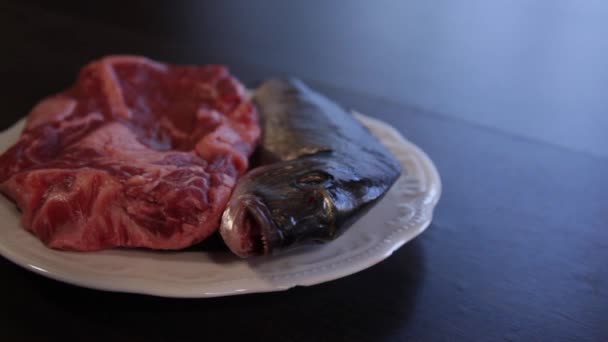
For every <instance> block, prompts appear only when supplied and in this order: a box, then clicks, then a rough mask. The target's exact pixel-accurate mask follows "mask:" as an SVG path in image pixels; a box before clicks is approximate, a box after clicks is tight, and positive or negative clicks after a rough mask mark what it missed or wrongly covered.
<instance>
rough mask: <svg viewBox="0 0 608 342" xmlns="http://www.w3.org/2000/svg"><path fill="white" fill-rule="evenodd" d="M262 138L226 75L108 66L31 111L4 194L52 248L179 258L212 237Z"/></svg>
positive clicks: (120, 63) (1, 175) (1, 165)
mask: <svg viewBox="0 0 608 342" xmlns="http://www.w3.org/2000/svg"><path fill="white" fill-rule="evenodd" d="M259 135H260V127H259V125H258V118H257V112H256V109H255V107H254V106H253V104H252V103H251V102H250V101H249V100H248V99H247V96H246V93H245V89H244V87H243V86H242V85H241V84H240V83H239V82H238V81H237V80H236V79H235V78H234V77H232V76H231V75H230V73H229V71H228V70H227V69H226V68H225V67H223V66H220V65H205V66H178V65H169V64H164V63H160V62H156V61H152V60H150V59H147V58H144V57H140V56H108V57H105V58H102V59H100V60H97V61H93V62H91V63H89V64H88V65H86V66H85V67H84V68H83V69H82V70H81V71H80V74H79V76H78V79H77V81H76V82H75V84H74V85H73V86H72V87H71V88H69V89H67V90H65V91H63V92H61V93H59V94H56V95H53V96H50V97H48V98H46V99H44V100H42V101H41V102H40V103H39V104H38V105H36V106H35V108H34V109H33V110H32V111H31V113H30V114H29V116H28V119H27V123H26V127H25V129H24V131H23V133H22V135H21V137H20V138H19V140H18V141H17V142H16V143H15V144H14V145H13V146H12V147H10V148H9V149H8V150H7V151H6V152H4V154H2V156H0V191H2V193H4V194H5V195H6V196H8V197H9V198H10V199H12V200H13V201H14V202H15V203H16V204H17V206H18V208H19V209H20V210H21V212H22V224H23V226H24V228H25V229H27V230H28V231H30V232H32V233H33V234H34V235H36V236H37V237H38V238H39V239H40V240H41V241H42V242H44V243H45V244H46V245H47V246H49V247H52V248H56V249H67V250H79V251H93V250H100V249H105V248H112V247H146V248H154V249H180V248H184V247H188V246H190V245H192V244H195V243H197V242H200V241H202V240H203V239H205V238H206V237H208V236H210V235H211V234H213V233H214V232H215V231H216V230H217V228H218V225H219V220H220V216H221V214H222V211H223V210H224V208H225V206H226V203H227V201H228V198H229V196H230V193H231V191H232V189H233V187H234V185H235V182H236V179H237V178H238V177H239V176H240V175H241V174H243V173H244V172H245V171H246V170H247V168H248V157H249V156H250V154H251V153H252V152H253V150H254V148H255V145H256V142H257V140H258V138H259Z"/></svg>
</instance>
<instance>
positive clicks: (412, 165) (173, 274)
mask: <svg viewBox="0 0 608 342" xmlns="http://www.w3.org/2000/svg"><path fill="white" fill-rule="evenodd" d="M357 117H358V118H359V119H360V120H361V121H362V122H363V123H364V124H365V125H366V126H368V127H369V128H370V129H371V130H372V132H373V133H374V134H375V135H377V136H378V137H380V139H381V140H382V141H383V142H384V143H385V144H386V145H387V146H388V147H389V148H390V149H391V150H392V151H393V153H394V154H395V155H396V156H397V157H398V158H399V160H400V161H401V163H402V165H403V167H404V169H405V172H404V174H403V175H402V176H401V178H399V180H398V181H397V182H396V184H395V185H394V186H393V187H392V188H391V190H390V191H389V192H388V193H387V194H386V196H385V197H384V198H383V199H382V201H381V202H380V203H378V204H377V205H376V206H375V207H374V208H373V209H372V210H370V211H369V213H368V214H367V215H365V216H364V217H362V218H361V219H360V220H359V221H357V222H356V223H355V224H354V225H353V226H352V227H351V228H350V229H349V230H348V231H346V232H345V233H344V234H343V235H342V236H341V237H339V238H338V239H337V240H335V241H333V242H331V243H328V244H325V245H322V246H312V247H301V248H298V249H296V250H292V251H290V252H287V253H284V254H282V255H280V256H274V257H262V258H254V259H251V260H242V259H238V258H237V257H234V256H232V255H231V254H229V252H227V251H226V252H217V251H216V252H202V251H187V252H154V251H145V250H107V251H103V252H94V253H76V252H61V251H56V250H51V249H48V248H46V247H45V246H44V245H43V244H42V243H40V242H39V241H38V240H37V239H36V238H35V237H34V236H32V235H31V234H29V233H28V232H27V231H25V230H24V229H23V228H22V227H21V225H20V221H19V219H20V214H19V213H18V211H17V210H16V208H15V205H14V204H13V203H12V202H10V201H9V200H7V199H6V198H5V197H4V196H0V220H2V225H1V226H0V254H2V255H3V256H4V257H6V258H7V259H10V260H12V261H13V262H15V263H16V264H18V265H20V266H23V267H25V268H26V269H29V270H31V271H34V272H36V273H39V274H42V275H44V276H47V277H50V278H53V279H57V280H60V281H64V282H68V283H71V284H75V285H80V286H84V287H89V288H94V289H102V290H110V291H120V292H133V293H142V294H150V295H157V296H166V297H215V296H226V295H234V294H241V293H252V292H268V291H279V290H286V289H289V288H291V287H294V286H296V285H303V286H308V285H314V284H319V283H322V282H326V281H330V280H333V279H337V278H340V277H344V276H347V275H350V274H353V273H355V272H358V271H361V270H363V269H365V268H368V267H370V266H372V265H374V264H376V263H378V262H380V261H381V260H383V259H385V258H387V257H388V256H389V255H391V253H393V251H395V250H396V249H397V248H399V247H400V246H402V245H403V244H404V243H406V242H408V241H409V240H411V239H413V238H414V237H415V236H417V235H418V234H420V233H421V232H422V231H424V229H425V228H426V227H427V226H428V225H429V223H430V221H431V218H432V214H433V208H434V206H435V204H436V203H437V201H438V199H439V196H440V192H441V182H440V179H439V174H438V173H437V170H436V169H435V166H434V165H433V163H432V162H431V160H430V159H429V158H428V157H427V156H426V154H424V152H422V151H421V150H420V149H418V148H417V147H416V146H414V145H413V144H412V143H410V142H408V141H407V140H405V139H404V138H403V137H402V136H401V135H400V134H399V133H398V132H397V131H396V130H395V129H393V128H392V127H391V126H389V125H387V124H385V123H383V122H381V121H378V120H375V119H372V118H370V117H366V116H364V115H361V114H357ZM23 124H24V121H23V120H22V121H20V122H19V123H17V124H16V125H15V126H13V127H12V128H10V129H8V130H7V131H4V132H2V133H0V151H4V150H5V149H7V148H8V147H9V146H10V145H12V144H13V143H14V142H15V141H16V140H17V138H18V137H19V134H20V132H21V130H22V128H23Z"/></svg>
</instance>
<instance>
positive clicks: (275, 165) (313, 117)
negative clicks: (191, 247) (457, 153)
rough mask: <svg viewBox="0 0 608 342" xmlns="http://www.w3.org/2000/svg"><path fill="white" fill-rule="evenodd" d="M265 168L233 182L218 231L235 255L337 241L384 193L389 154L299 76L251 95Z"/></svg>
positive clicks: (391, 171)
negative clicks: (259, 126) (257, 112)
mask: <svg viewBox="0 0 608 342" xmlns="http://www.w3.org/2000/svg"><path fill="white" fill-rule="evenodd" d="M253 99H254V102H255V103H256V105H257V106H258V109H259V110H260V112H261V115H262V122H263V124H262V125H263V135H262V140H261V144H260V145H261V146H260V149H259V156H260V160H261V161H262V163H263V165H262V166H260V167H257V168H255V169H253V170H251V171H250V172H249V173H247V174H246V175H245V176H243V177H242V178H241V179H240V180H239V181H238V183H237V186H236V188H235V189H234V191H233V194H232V197H231V199H230V201H229V203H228V206H227V208H226V210H225V211H224V215H223V217H222V224H221V227H220V234H221V235H222V237H223V239H224V241H225V242H226V244H227V245H228V247H229V248H230V249H231V250H232V251H233V252H234V253H235V254H237V255H239V256H241V257H248V256H252V255H264V254H271V253H273V252H275V251H279V250H284V249H287V248H289V247H292V246H297V245H300V244H309V243H322V242H327V241H331V240H333V239H335V238H336V237H338V236H339V235H340V234H341V233H343V232H344V231H345V230H346V229H347V228H348V227H349V226H350V225H351V224H352V223H353V222H354V221H356V220H357V219H358V218H359V217H360V216H361V215H363V214H364V213H366V212H367V210H369V209H370V208H371V207H372V206H373V205H374V204H375V203H377V201H378V200H379V199H380V198H382V196H384V194H386V192H387V191H388V190H389V188H390V187H391V186H392V185H393V183H394V182H395V181H396V180H397V178H398V177H399V175H400V173H401V167H400V165H399V162H398V161H397V160H396V159H395V157H394V156H393V155H392V154H391V153H390V152H389V150H388V149H387V148H386V147H384V146H383V145H382V144H381V143H380V142H379V141H378V139H377V138H376V137H374V136H373V135H372V134H371V133H370V132H369V130H368V129H367V128H365V127H363V126H362V125H361V124H360V123H359V122H358V121H357V120H356V119H355V118H354V117H353V116H352V114H350V113H349V112H347V111H346V110H344V109H343V108H342V107H340V106H339V105H338V104H336V103H334V102H333V101H331V100H330V99H328V98H327V97H325V96H323V95H321V94H319V93H317V92H315V91H314V90H312V89H310V88H309V87H308V86H306V85H305V84H304V83H303V82H301V81H299V80H297V79H271V80H268V81H265V82H263V83H262V84H261V85H260V86H259V87H258V88H257V89H256V91H255V93H254V97H253Z"/></svg>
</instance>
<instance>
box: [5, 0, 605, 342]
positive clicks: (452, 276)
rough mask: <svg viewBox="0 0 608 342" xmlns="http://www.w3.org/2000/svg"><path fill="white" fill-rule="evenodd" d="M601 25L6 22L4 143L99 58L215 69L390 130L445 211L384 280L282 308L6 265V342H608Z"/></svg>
mask: <svg viewBox="0 0 608 342" xmlns="http://www.w3.org/2000/svg"><path fill="white" fill-rule="evenodd" d="M607 15H608V5H607V4H605V3H603V2H599V1H597V2H592V1H589V2H583V1H560V0H558V1H556V0H538V1H481V0H479V1H463V2H460V1H459V2H452V1H418V0H413V1H388V0H382V1H374V2H373V3H372V2H371V1H349V2H347V1H301V2H295V1H279V0H277V1H255V2H254V1H250V2H247V1H175V2H172V1H158V2H156V1H121V2H118V1H104V2H100V3H99V4H95V5H94V4H92V3H89V2H84V1H82V2H74V3H67V2H61V1H42V0H40V1H17V0H14V1H4V2H2V4H0V38H1V42H2V53H0V75H1V76H2V82H1V83H0V84H1V86H0V94H1V95H0V97H1V98H2V115H0V128H2V129H4V128H6V127H8V126H9V125H11V124H12V123H13V122H15V121H16V120H18V119H19V118H21V117H23V116H24V115H26V114H27V112H28V111H29V110H30V109H31V107H32V106H33V105H34V104H35V103H36V101H37V100H39V99H40V98H41V97H43V96H45V95H48V94H51V93H54V92H57V91H59V90H61V89H63V88H65V87H67V86H68V85H69V84H70V83H71V82H72V81H73V80H74V78H75V76H76V73H77V71H78V69H79V68H80V67H81V66H82V65H83V64H85V63H86V62H88V61H89V60H91V59H94V58H97V57H100V56H102V55H105V54H110V53H136V54H143V55H147V56H149V57H151V58H155V59H158V60H163V61H168V62H173V63H201V64H203V63H222V64H227V65H229V66H230V68H231V69H232V70H233V72H234V73H235V74H236V75H237V76H238V77H239V78H240V79H242V80H243V81H244V82H245V83H247V84H254V83H255V81H257V80H261V79H263V78H266V77H270V76H273V75H279V74H291V75H295V76H298V77H300V78H303V79H304V80H306V81H309V82H310V83H312V84H313V85H315V86H316V87H318V89H320V90H322V91H324V92H326V93H327V94H328V95H330V96H332V97H334V98H335V99H336V100H338V101H339V102H341V103H343V104H344V105H346V106H349V107H352V108H356V109H358V110H360V111H362V112H364V113H367V114H369V115H372V116H376V117H378V118H381V119H383V120H385V121H387V122H389V123H391V124H393V125H394V126H395V127H397V128H398V129H399V130H400V131H401V132H402V133H403V134H404V135H405V136H406V137H408V138H409V139H410V140H411V141H413V142H414V143H416V144H417V145H419V146H420V147H421V148H423V149H424V150H425V151H426V152H427V153H428V154H429V155H430V157H431V158H432V159H433V160H434V162H435V163H436V165H437V167H438V169H439V171H440V173H441V176H442V180H443V184H444V192H443V196H442V198H441V201H440V203H439V205H438V207H437V210H436V216H435V219H434V221H433V223H432V224H431V226H430V227H429V228H428V230H427V231H426V232H425V233H424V234H423V235H421V236H420V237H418V238H416V239H415V240H414V241H412V242H411V243H408V244H407V245H405V246H404V247H402V248H401V249H399V250H398V251H397V252H396V253H395V254H394V255H392V256H391V257H389V258H388V259H387V260H385V261H383V262H381V263H380V264H378V265H376V266H374V267H372V268H370V269H368V270H365V271H362V272H360V273H358V274H355V275H352V276H349V277H346V278H343V279H340V280H336V281H333V282H330V283H326V284H322V285H318V286H313V287H308V288H296V289H292V290H289V291H286V292H280V293H266V294H255V295H244V296H236V297H227V298H214V299H200V300H175V299H163V298H155V297H148V296H140V295H129V294H118V293H108V292H102V291H94V290H89V289H83V288H77V287H73V286H70V285H66V284H63V283H59V282H56V281H53V280H49V279H46V278H44V277H41V276H38V275H35V274H33V273H30V272H28V271H26V270H23V269H22V268H20V267H18V266H16V265H14V264H13V263H11V262H9V261H8V260H6V259H3V258H0V279H1V281H0V303H1V309H0V340H1V341H12V340H17V339H18V338H19V337H38V338H39V339H40V340H107V341H113V340H125V341H179V340H191V339H192V340H194V339H196V340H211V341H213V340H220V339H223V338H240V340H243V341H249V340H266V341H273V340H277V341H313V340H321V341H385V340H387V341H405V340H408V341H460V340H461V341H503V340H507V341H570V340H572V341H606V340H608V214H607V209H608V195H607V194H608V181H607V180H606V175H607V174H608V134H606V132H607V130H608V97H607V96H606V92H607V90H608V40H606V39H605V36H606V32H607V30H608V21H606V17H607ZM19 340H21V339H19Z"/></svg>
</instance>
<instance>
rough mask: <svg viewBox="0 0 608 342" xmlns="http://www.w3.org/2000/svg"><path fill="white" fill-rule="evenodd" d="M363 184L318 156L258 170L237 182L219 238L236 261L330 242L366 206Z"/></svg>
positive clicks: (351, 173)
mask: <svg viewBox="0 0 608 342" xmlns="http://www.w3.org/2000/svg"><path fill="white" fill-rule="evenodd" d="M368 185H369V184H365V182H364V181H362V180H360V179H358V178H357V177H356V170H352V169H350V168H348V167H347V166H345V165H343V164H338V163H334V162H332V161H331V160H328V159H323V158H303V159H297V160H291V161H286V162H280V163H276V164H271V165H267V166H262V167H259V168H256V169H253V170H251V171H250V172H249V173H248V174H246V175H245V176H243V177H242V178H241V179H240V180H239V182H238V184H237V186H236V188H235V190H234V191H233V194H232V197H231V199H230V201H229V203H228V206H227V208H226V210H225V211H224V214H223V217H222V224H221V227H220V234H221V235H222V237H223V239H224V241H225V242H226V244H227V245H228V247H229V248H230V249H231V250H232V251H233V252H234V253H235V254H237V255H239V256H241V257H247V256H251V255H264V254H271V253H272V252H273V251H276V250H280V249H283V248H284V247H287V246H290V245H292V244H295V243H304V242H311V243H314V242H321V241H327V240H331V239H333V238H335V237H336V236H337V235H338V234H339V230H340V228H342V227H343V226H344V225H345V223H348V221H349V220H352V219H353V218H354V217H355V215H354V214H355V213H357V212H358V211H360V209H361V207H362V206H365V204H366V202H369V200H370V199H371V197H370V195H373V194H372V193H370V192H369V190H370V189H369V186H368ZM372 192H373V191H372Z"/></svg>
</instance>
